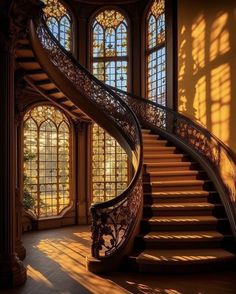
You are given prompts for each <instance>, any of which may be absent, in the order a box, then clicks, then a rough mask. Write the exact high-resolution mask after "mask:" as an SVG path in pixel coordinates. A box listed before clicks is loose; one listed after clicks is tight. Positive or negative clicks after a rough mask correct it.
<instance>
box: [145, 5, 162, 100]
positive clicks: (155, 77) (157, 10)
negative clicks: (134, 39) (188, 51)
mask: <svg viewBox="0 0 236 294" xmlns="http://www.w3.org/2000/svg"><path fill="white" fill-rule="evenodd" d="M165 35H166V34H165V1H164V0H154V1H153V3H152V5H151V8H150V10H149V12H148V16H147V44H146V56H147V57H146V66H147V71H146V72H147V77H146V85H147V86H146V88H147V97H148V99H150V100H152V101H154V102H157V103H159V104H162V105H166V43H165V39H166V36H165Z"/></svg>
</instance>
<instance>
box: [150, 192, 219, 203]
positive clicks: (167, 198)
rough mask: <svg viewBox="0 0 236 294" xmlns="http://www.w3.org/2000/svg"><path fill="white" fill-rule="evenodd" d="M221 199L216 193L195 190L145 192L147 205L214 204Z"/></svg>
mask: <svg viewBox="0 0 236 294" xmlns="http://www.w3.org/2000/svg"><path fill="white" fill-rule="evenodd" d="M218 199H219V195H218V193H217V192H216V191H210V192H208V191H205V190H195V191H194V190H193V191H189V190H186V191H181V190H177V189H176V191H166V192H152V193H150V192H144V202H145V203H148V204H150V203H156V202H158V203H173V202H174V203H183V202H184V203H187V202H189V203H191V202H208V201H211V202H213V201H214V203H215V202H217V200H218Z"/></svg>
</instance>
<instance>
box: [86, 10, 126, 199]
mask: <svg viewBox="0 0 236 294" xmlns="http://www.w3.org/2000/svg"><path fill="white" fill-rule="evenodd" d="M92 40H93V42H92V48H91V49H92V72H93V74H94V75H95V76H96V77H97V78H98V79H99V80H101V81H103V82H105V83H106V84H108V85H110V86H113V87H117V88H119V89H122V90H127V86H128V85H127V83H128V45H127V42H128V41H127V40H128V27H127V21H126V19H125V17H124V15H123V14H121V13H120V12H119V11H116V10H114V9H112V10H104V11H103V12H101V13H99V14H98V15H97V16H96V17H95V20H94V22H93V24H92ZM127 184H128V161H127V155H126V153H125V151H124V150H123V149H122V148H121V146H120V145H119V144H118V143H117V142H116V140H115V139H114V138H113V137H111V136H110V135H109V134H107V133H106V132H105V131H104V130H103V129H102V128H101V127H99V126H98V125H97V124H94V126H93V134H92V194H93V202H103V201H106V200H110V199H112V198H114V197H115V196H117V195H118V194H120V193H121V192H122V191H123V190H124V189H125V188H126V187H127Z"/></svg>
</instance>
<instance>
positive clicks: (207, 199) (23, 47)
mask: <svg viewBox="0 0 236 294" xmlns="http://www.w3.org/2000/svg"><path fill="white" fill-rule="evenodd" d="M16 61H17V63H18V65H19V67H21V68H22V69H23V70H24V71H25V80H26V81H27V82H28V84H29V85H30V86H31V87H33V88H35V89H36V90H37V91H38V92H39V93H41V94H42V95H43V96H44V97H45V98H46V99H48V100H50V101H51V102H53V103H54V104H56V105H58V106H59V107H61V108H63V109H64V110H65V111H66V112H68V113H69V114H70V115H72V116H73V117H76V118H79V119H80V120H84V121H86V120H90V118H89V116H88V115H87V114H86V113H85V112H82V111H81V110H80V109H79V107H78V106H77V105H76V103H74V102H73V100H71V99H70V97H68V96H66V95H65V94H64V93H63V92H62V91H61V90H60V87H59V86H57V85H56V83H54V81H53V77H52V76H51V77H50V75H49V74H47V72H46V71H45V70H43V68H42V67H41V65H40V62H39V61H38V60H37V57H36V56H35V54H34V52H33V50H32V48H31V45H30V42H29V41H28V40H20V41H19V43H18V48H17V50H16ZM142 136H143V147H144V165H143V191H144V195H143V196H144V207H143V218H142V221H141V226H140V233H139V235H138V236H137V237H136V239H135V242H134V248H133V252H132V254H131V255H130V256H129V257H128V264H129V267H130V269H131V270H134V271H139V272H161V273H163V272H181V271H188V272H190V271H198V270H210V269H216V268H219V269H221V268H225V267H230V266H232V265H233V264H235V254H234V251H233V244H235V243H234V238H233V236H232V233H231V230H230V225H229V221H228V218H227V216H226V213H225V209H224V207H223V205H222V203H221V201H220V197H219V195H218V193H217V191H216V189H215V187H214V185H213V183H212V181H211V180H210V179H209V177H208V175H207V174H206V172H205V171H204V170H203V169H202V167H201V165H200V164H199V163H197V162H195V161H194V160H192V159H191V158H190V156H189V155H188V154H185V153H183V152H182V151H181V150H179V149H178V148H177V147H175V146H174V145H173V143H171V142H169V141H168V140H166V139H165V138H163V137H161V136H160V135H158V134H154V133H152V132H151V130H147V129H143V130H142Z"/></svg>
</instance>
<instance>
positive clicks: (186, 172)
mask: <svg viewBox="0 0 236 294" xmlns="http://www.w3.org/2000/svg"><path fill="white" fill-rule="evenodd" d="M199 172H202V171H200V170H175V171H169V170H168V171H151V172H147V174H149V175H154V176H158V175H160V176H165V175H197V174H198V173H199Z"/></svg>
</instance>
